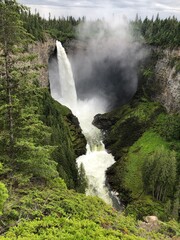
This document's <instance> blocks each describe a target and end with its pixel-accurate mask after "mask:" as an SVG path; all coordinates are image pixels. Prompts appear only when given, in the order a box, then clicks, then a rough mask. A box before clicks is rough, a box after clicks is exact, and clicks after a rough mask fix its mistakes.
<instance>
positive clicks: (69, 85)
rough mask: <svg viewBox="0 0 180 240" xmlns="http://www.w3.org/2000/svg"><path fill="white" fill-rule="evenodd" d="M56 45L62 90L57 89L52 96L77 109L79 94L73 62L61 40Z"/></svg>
mask: <svg viewBox="0 0 180 240" xmlns="http://www.w3.org/2000/svg"><path fill="white" fill-rule="evenodd" d="M56 47H57V59H58V68H59V83H60V89H61V92H60V93H57V92H56V91H55V92H54V94H53V93H52V96H53V97H54V98H55V99H56V100H57V101H59V102H60V103H62V104H63V105H66V106H67V107H69V108H71V109H76V107H77V106H76V103H77V94H76V87H75V82H74V77H73V72H72V69H71V64H70V62H69V59H68V57H67V55H66V52H65V49H64V48H63V46H62V44H61V42H59V41H56Z"/></svg>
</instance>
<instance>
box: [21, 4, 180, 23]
mask: <svg viewBox="0 0 180 240" xmlns="http://www.w3.org/2000/svg"><path fill="white" fill-rule="evenodd" d="M19 2H20V3H22V4H25V5H28V6H30V7H31V8H32V9H35V8H36V9H37V10H38V11H39V12H40V14H41V15H44V16H45V17H47V16H48V14H49V12H51V15H52V16H56V17H59V16H62V15H63V16H67V15H70V14H71V15H73V16H75V17H78V16H87V17H88V18H97V17H106V16H108V14H111V15H112V14H116V15H118V14H119V15H122V14H125V15H127V16H128V17H129V18H133V17H134V16H135V15H136V13H138V14H139V15H140V16H142V17H146V16H149V17H151V16H152V15H156V14H157V13H159V14H160V17H162V18H165V17H169V16H173V15H175V16H176V17H177V18H178V19H180V1H177V0H171V1H170V0H152V1H149V0H121V1H119V0H43V1H36V0H19Z"/></svg>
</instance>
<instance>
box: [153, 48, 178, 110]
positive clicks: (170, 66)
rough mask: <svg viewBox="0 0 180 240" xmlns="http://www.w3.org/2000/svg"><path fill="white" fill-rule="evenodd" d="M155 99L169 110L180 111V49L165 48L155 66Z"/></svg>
mask: <svg viewBox="0 0 180 240" xmlns="http://www.w3.org/2000/svg"><path fill="white" fill-rule="evenodd" d="M154 81H155V84H156V86H158V89H156V91H155V100H157V101H159V102H160V103H161V104H162V105H163V106H164V107H165V108H166V109H167V111H168V112H180V49H178V50H173V51H172V50H164V51H163V57H162V58H161V59H159V60H158V61H157V64H156V66H155V79H154Z"/></svg>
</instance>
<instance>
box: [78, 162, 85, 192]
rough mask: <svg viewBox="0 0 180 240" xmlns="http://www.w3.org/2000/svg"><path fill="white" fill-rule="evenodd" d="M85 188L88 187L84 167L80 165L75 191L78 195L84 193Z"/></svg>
mask: <svg viewBox="0 0 180 240" xmlns="http://www.w3.org/2000/svg"><path fill="white" fill-rule="evenodd" d="M87 187H88V179H87V177H86V172H85V169H84V166H83V164H82V163H81V164H80V167H79V176H78V187H77V191H78V192H80V193H85V191H86V188H87Z"/></svg>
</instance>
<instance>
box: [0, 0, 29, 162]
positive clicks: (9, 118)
mask: <svg viewBox="0 0 180 240" xmlns="http://www.w3.org/2000/svg"><path fill="white" fill-rule="evenodd" d="M22 10H23V7H22V6H21V5H19V4H17V3H16V1H14V0H10V1H7V0H6V1H0V48H1V54H0V59H1V84H0V86H1V88H2V95H1V96H2V98H1V104H2V103H3V102H4V104H3V105H2V106H3V111H4V114H5V115H6V120H5V121H4V125H5V127H7V130H8V133H9V143H8V154H9V156H10V157H11V158H12V159H13V157H14V143H15V136H14V125H15V115H17V112H16V110H17V109H16V106H17V99H16V90H17V88H18V85H19V84H18V81H19V80H18V77H19V75H18V73H17V71H16V70H17V62H16V60H17V59H16V57H15V54H17V53H19V52H20V51H22V48H21V47H22V45H23V44H24V43H25V41H26V40H27V38H28V34H27V33H26V31H25V29H24V28H23V27H22V22H21V21H20V11H22ZM22 39H25V41H23V40H22ZM15 109H16V110H15ZM6 125H7V126H6Z"/></svg>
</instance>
